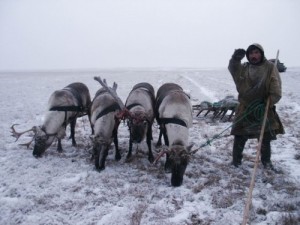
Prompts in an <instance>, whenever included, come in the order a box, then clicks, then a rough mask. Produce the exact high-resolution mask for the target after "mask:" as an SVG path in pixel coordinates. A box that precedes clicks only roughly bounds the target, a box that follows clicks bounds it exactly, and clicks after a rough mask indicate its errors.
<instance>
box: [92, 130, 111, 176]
mask: <svg viewBox="0 0 300 225" xmlns="http://www.w3.org/2000/svg"><path fill="white" fill-rule="evenodd" d="M91 139H92V142H93V154H94V158H95V167H96V170H98V171H101V170H104V169H105V160H106V157H107V155H108V150H109V146H110V143H108V142H107V140H103V139H102V138H100V137H98V136H95V137H92V138H91Z"/></svg>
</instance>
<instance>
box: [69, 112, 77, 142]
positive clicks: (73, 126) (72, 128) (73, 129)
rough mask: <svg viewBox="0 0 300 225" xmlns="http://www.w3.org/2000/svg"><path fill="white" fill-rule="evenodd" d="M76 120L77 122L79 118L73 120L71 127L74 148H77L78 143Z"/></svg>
mask: <svg viewBox="0 0 300 225" xmlns="http://www.w3.org/2000/svg"><path fill="white" fill-rule="evenodd" d="M76 120H77V118H75V119H73V120H72V121H71V124H70V126H71V134H70V138H72V145H73V146H76V141H75V125H76Z"/></svg>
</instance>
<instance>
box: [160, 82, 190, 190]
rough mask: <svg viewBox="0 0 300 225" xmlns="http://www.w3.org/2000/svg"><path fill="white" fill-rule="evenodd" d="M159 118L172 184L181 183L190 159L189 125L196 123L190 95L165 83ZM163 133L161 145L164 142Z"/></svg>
mask: <svg viewBox="0 0 300 225" xmlns="http://www.w3.org/2000/svg"><path fill="white" fill-rule="evenodd" d="M155 113H156V119H157V122H158V124H159V126H160V133H161V134H162V135H163V137H164V141H165V144H166V145H167V146H168V149H167V150H165V151H163V153H166V162H165V170H166V171H167V172H168V171H171V173H172V176H171V184H172V185H173V186H175V187H176V186H180V185H181V184H182V181H183V176H184V173H185V170H186V167H187V165H188V162H189V152H190V150H191V148H192V146H191V145H190V146H188V139H189V128H190V127H191V126H192V120H193V119H192V105H191V102H190V99H189V96H188V95H187V94H186V93H185V92H184V91H183V90H182V88H181V87H180V86H179V85H177V84H175V83H166V84H163V85H162V86H161V87H160V88H159V89H158V91H157V95H156V103H155ZM160 139H161V135H160V136H159V141H158V144H161V143H160V142H161V140H160Z"/></svg>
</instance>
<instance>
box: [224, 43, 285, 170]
mask: <svg viewBox="0 0 300 225" xmlns="http://www.w3.org/2000/svg"><path fill="white" fill-rule="evenodd" d="M245 55H246V57H247V59H248V62H247V63H244V64H241V60H242V59H243V58H244V57H245ZM228 69H229V71H230V73H231V75H232V77H233V80H234V82H235V85H236V89H237V91H238V100H239V103H240V104H239V106H238V108H237V110H236V116H235V119H234V122H233V126H232V130H231V134H232V135H234V144H233V152H232V155H233V160H232V164H233V165H234V166H235V167H238V166H239V165H241V163H242V158H243V150H244V147H245V144H246V141H247V140H248V139H251V138H257V139H258V138H259V136H260V131H261V128H262V121H263V115H264V109H265V105H266V102H267V99H268V98H270V107H269V108H268V116H267V122H266V127H265V131H264V137H263V140H262V146H261V162H262V164H263V166H264V167H265V168H270V169H272V168H273V166H272V162H271V144H270V142H271V140H275V139H276V135H277V134H283V133H284V129H283V126H282V124H281V121H280V119H279V117H278V114H277V113H276V111H275V104H276V103H277V102H278V101H279V100H280V98H281V79H280V76H279V72H278V70H277V68H276V66H275V65H274V64H273V63H271V62H269V61H268V60H267V59H266V58H265V56H264V50H263V48H262V46H261V45H259V44H252V45H250V46H249V47H248V49H247V51H245V50H244V49H236V50H235V51H234V53H233V55H232V58H231V59H230V61H229V66H228Z"/></svg>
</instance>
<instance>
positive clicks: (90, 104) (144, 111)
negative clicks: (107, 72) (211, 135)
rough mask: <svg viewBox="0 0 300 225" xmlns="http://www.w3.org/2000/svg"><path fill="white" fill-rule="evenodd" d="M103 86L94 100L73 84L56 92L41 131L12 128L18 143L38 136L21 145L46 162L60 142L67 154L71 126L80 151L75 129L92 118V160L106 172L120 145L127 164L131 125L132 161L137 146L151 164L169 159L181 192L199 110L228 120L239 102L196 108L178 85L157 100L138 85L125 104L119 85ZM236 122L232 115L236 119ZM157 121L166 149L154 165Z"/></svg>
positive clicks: (168, 166)
mask: <svg viewBox="0 0 300 225" xmlns="http://www.w3.org/2000/svg"><path fill="white" fill-rule="evenodd" d="M94 79H95V80H96V81H98V82H99V83H100V84H101V88H99V90H98V91H97V92H96V94H95V96H94V98H93V100H91V97H90V92H89V89H88V87H87V86H86V85H85V84H83V83H79V82H76V83H72V84H69V85H68V86H66V87H65V88H63V89H61V90H57V91H54V92H53V93H52V95H51V96H50V98H49V101H48V108H47V112H46V115H45V119H44V121H43V124H42V125H41V126H34V127H32V128H31V129H29V130H26V131H24V132H17V131H16V130H15V125H16V124H14V125H12V126H11V132H12V136H13V137H15V138H16V141H17V140H18V139H19V137H20V136H21V135H22V134H24V133H26V132H30V131H33V132H34V136H33V138H32V140H31V141H30V142H28V143H25V144H21V145H25V146H27V148H29V146H30V144H31V143H32V142H34V147H33V155H34V156H35V157H37V158H38V157H41V156H42V155H43V153H44V152H45V151H46V150H47V149H48V148H49V147H50V146H51V144H52V143H53V142H54V140H57V141H58V144H57V151H59V152H62V151H63V148H62V144H61V140H62V139H63V138H64V137H65V136H66V127H67V126H68V125H69V124H70V131H71V132H70V138H71V139H72V145H73V146H76V141H75V125H76V120H77V118H79V117H82V116H85V115H87V116H88V118H89V122H90V125H91V131H92V134H91V141H92V146H93V151H92V152H93V154H92V158H93V160H94V163H95V168H96V170H98V171H102V170H104V169H105V161H106V157H107V155H108V151H109V148H110V146H111V144H112V142H114V146H115V160H120V159H121V153H120V151H119V146H118V127H119V124H120V123H121V121H126V122H127V126H128V128H129V149H128V153H127V156H126V159H129V158H130V157H131V156H132V146H133V144H138V143H141V142H142V141H144V140H145V141H146V143H147V146H148V160H149V161H150V162H151V163H155V162H156V161H158V160H159V159H160V158H161V157H162V156H163V155H166V160H165V166H164V167H165V171H166V172H170V173H171V184H172V185H173V186H175V187H176V186H180V185H181V184H182V182H183V177H184V173H185V170H186V167H187V165H188V162H189V159H190V156H191V153H192V151H191V148H192V145H189V143H188V140H189V128H191V127H192V120H193V117H192V113H193V108H194V109H199V112H198V114H197V116H198V115H199V114H200V113H201V112H202V111H203V110H207V113H206V115H207V114H208V113H209V112H210V111H213V112H214V115H215V116H216V115H220V114H222V116H224V114H225V113H226V112H227V111H228V110H232V111H233V112H234V107H236V103H237V102H236V100H234V99H233V98H232V96H229V97H226V98H225V99H223V100H222V101H220V102H219V103H220V104H218V106H219V107H216V106H215V105H213V104H211V103H208V102H202V103H201V104H200V105H196V106H192V105H191V101H190V97H189V95H187V94H186V93H185V92H184V91H183V89H182V87H180V86H179V85H178V84H175V83H165V84H163V85H162V86H160V87H159V89H158V90H157V93H156V95H155V91H154V88H153V86H152V85H151V84H149V83H146V82H143V83H138V84H136V85H134V87H133V88H132V90H131V91H130V93H129V95H128V97H127V99H126V102H125V104H124V103H123V102H122V100H121V99H120V98H119V96H118V94H117V84H116V83H115V82H114V83H113V86H112V87H109V86H108V85H107V83H106V80H105V79H104V80H102V79H101V78H100V77H94ZM230 116H232V114H231V115H230ZM154 120H156V121H157V123H158V125H159V130H160V133H159V138H158V141H157V146H161V145H162V141H161V139H162V138H163V139H164V143H165V147H163V148H162V149H163V150H161V152H160V153H159V154H158V156H157V157H156V159H154V156H153V153H152V145H151V142H152V139H153V137H152V125H153V122H154Z"/></svg>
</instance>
